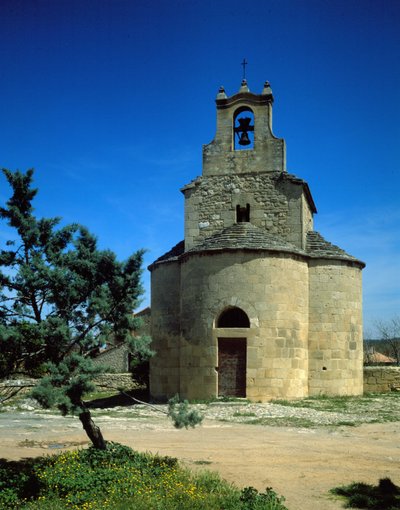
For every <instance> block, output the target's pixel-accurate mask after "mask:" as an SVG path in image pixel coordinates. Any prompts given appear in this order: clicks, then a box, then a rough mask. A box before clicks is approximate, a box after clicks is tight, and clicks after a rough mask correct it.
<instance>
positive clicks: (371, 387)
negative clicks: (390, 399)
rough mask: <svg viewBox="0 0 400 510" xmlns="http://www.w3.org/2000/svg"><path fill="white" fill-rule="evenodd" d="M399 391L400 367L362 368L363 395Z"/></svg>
mask: <svg viewBox="0 0 400 510" xmlns="http://www.w3.org/2000/svg"><path fill="white" fill-rule="evenodd" d="M390 391H400V367H364V393H387V392H390Z"/></svg>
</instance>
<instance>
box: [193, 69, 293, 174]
mask: <svg viewBox="0 0 400 510" xmlns="http://www.w3.org/2000/svg"><path fill="white" fill-rule="evenodd" d="M273 101H274V98H273V95H272V90H271V87H270V85H269V83H268V82H265V84H264V88H263V90H262V92H261V94H253V93H251V92H250V90H249V87H248V85H247V81H246V80H245V79H243V80H242V84H241V87H240V89H239V92H238V93H237V94H234V95H233V96H231V97H228V96H227V95H226V93H225V89H224V88H223V87H221V88H220V89H219V92H218V95H217V99H216V104H217V132H216V135H215V138H214V140H213V141H212V142H211V143H209V144H208V145H204V146H203V175H204V176H211V175H227V174H228V175H229V174H240V173H248V172H257V173H259V172H285V171H286V148H285V141H284V140H283V139H281V138H277V137H275V136H274V134H273V132H272V103H273Z"/></svg>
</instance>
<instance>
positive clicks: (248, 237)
mask: <svg viewBox="0 0 400 510" xmlns="http://www.w3.org/2000/svg"><path fill="white" fill-rule="evenodd" d="M232 249H234V250H237V249H244V250H276V251H286V252H291V253H304V252H303V251H302V250H300V249H299V248H297V247H296V246H294V245H293V244H291V243H288V242H287V241H285V240H284V239H282V238H280V237H278V236H276V235H272V234H270V233H268V232H266V231H265V230H262V229H261V228H258V227H255V226H254V225H252V224H251V223H236V224H234V225H232V226H230V227H227V228H225V229H224V230H222V231H221V232H217V233H216V234H214V235H213V236H211V237H207V238H206V239H204V241H203V242H202V243H200V244H198V245H196V246H193V248H191V249H190V250H188V253H193V252H199V251H212V250H232Z"/></svg>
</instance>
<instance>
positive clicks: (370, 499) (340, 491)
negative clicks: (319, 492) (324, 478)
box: [330, 478, 400, 510]
mask: <svg viewBox="0 0 400 510" xmlns="http://www.w3.org/2000/svg"><path fill="white" fill-rule="evenodd" d="M330 492H331V493H332V494H335V495H336V496H341V497H342V498H343V499H344V500H345V501H346V508H360V509H366V510H398V509H400V488H399V487H398V486H396V485H394V483H393V482H392V481H391V480H390V479H389V478H384V479H382V480H379V484H378V485H369V484H366V483H352V484H350V485H346V486H343V487H336V488H334V489H331V491H330Z"/></svg>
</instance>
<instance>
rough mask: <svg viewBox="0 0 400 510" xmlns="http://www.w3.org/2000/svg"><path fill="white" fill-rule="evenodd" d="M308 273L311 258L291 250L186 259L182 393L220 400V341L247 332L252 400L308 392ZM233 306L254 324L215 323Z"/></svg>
mask: <svg viewBox="0 0 400 510" xmlns="http://www.w3.org/2000/svg"><path fill="white" fill-rule="evenodd" d="M307 273H308V268H307V262H306V261H304V260H301V259H298V258H296V257H292V256H289V255H287V256H285V255H282V256H277V255H276V256H275V255H273V254H264V253H263V254H262V255H261V254H257V253H249V252H242V253H241V254H239V253H234V254H231V253H219V254H214V255H212V256H206V257H204V256H201V255H193V256H191V257H190V258H189V259H188V260H187V261H185V262H184V263H183V264H182V280H181V282H182V286H181V296H182V304H183V306H182V309H181V330H182V343H181V357H180V361H181V363H180V373H181V386H180V390H181V391H180V393H181V395H182V396H184V397H186V398H204V396H205V395H207V396H214V397H215V396H216V395H217V380H218V378H217V377H218V376H217V371H216V367H218V338H221V337H225V338H226V337H228V338H232V337H246V339H247V373H246V387H247V391H246V395H247V397H248V398H250V399H252V400H268V399H270V398H280V397H282V398H283V397H285V398H290V397H303V396H306V395H307V368H308V356H307V336H308V274H307ZM243 282H246V285H244V284H243ZM229 306H237V307H239V308H241V309H242V310H243V311H244V312H245V313H246V314H247V315H248V317H249V319H250V325H251V327H250V328H224V329H219V328H216V327H215V321H216V320H217V318H218V316H219V315H220V314H221V312H222V311H223V310H224V309H226V308H227V307H229Z"/></svg>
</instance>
